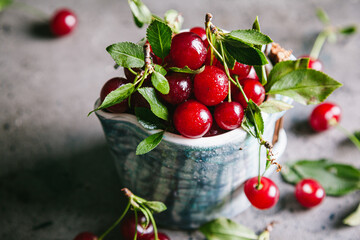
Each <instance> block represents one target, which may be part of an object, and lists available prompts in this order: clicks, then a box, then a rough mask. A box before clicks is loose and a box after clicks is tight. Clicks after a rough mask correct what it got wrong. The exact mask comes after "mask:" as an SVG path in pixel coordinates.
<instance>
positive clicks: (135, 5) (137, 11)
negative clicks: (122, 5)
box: [128, 0, 152, 28]
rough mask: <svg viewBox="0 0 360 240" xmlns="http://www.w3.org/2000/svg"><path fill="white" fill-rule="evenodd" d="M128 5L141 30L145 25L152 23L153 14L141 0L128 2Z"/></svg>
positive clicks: (129, 0)
mask: <svg viewBox="0 0 360 240" xmlns="http://www.w3.org/2000/svg"><path fill="white" fill-rule="evenodd" d="M128 3H129V6H130V9H131V12H132V15H133V17H134V21H135V24H136V26H138V27H139V28H141V27H142V26H143V25H144V24H149V23H151V19H152V15H151V12H150V10H149V9H148V8H147V7H146V5H145V4H144V3H143V2H142V1H141V0H128Z"/></svg>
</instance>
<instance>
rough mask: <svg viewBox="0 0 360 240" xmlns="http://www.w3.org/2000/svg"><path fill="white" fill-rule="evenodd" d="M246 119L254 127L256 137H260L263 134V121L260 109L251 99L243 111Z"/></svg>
mask: <svg viewBox="0 0 360 240" xmlns="http://www.w3.org/2000/svg"><path fill="white" fill-rule="evenodd" d="M245 114H246V118H247V119H248V120H249V122H250V123H252V124H253V125H254V127H255V131H256V135H257V136H259V137H260V136H261V135H262V134H263V133H264V120H263V118H262V115H261V109H260V108H259V106H258V105H256V103H254V102H253V101H252V100H251V99H250V100H249V102H248V106H247V108H246V111H245Z"/></svg>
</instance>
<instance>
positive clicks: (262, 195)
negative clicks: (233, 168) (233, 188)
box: [244, 176, 280, 209]
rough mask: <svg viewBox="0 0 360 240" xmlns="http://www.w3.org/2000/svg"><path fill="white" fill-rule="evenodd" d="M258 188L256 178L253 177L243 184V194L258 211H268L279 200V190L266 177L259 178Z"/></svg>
mask: <svg viewBox="0 0 360 240" xmlns="http://www.w3.org/2000/svg"><path fill="white" fill-rule="evenodd" d="M260 183H261V184H260V186H258V177H257V176H256V177H253V178H250V179H248V180H247V181H246V182H245V186H244V192H245V195H246V197H247V198H248V199H249V201H250V203H251V204H252V205H253V206H254V207H256V208H258V209H269V208H271V207H273V206H274V205H275V204H276V203H277V202H278V200H279V196H280V193H279V188H278V187H277V186H276V184H275V183H274V182H273V181H272V180H271V179H269V178H267V177H261V180H260Z"/></svg>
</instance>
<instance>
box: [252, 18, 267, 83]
mask: <svg viewBox="0 0 360 240" xmlns="http://www.w3.org/2000/svg"><path fill="white" fill-rule="evenodd" d="M252 28H253V30H256V31H259V32H260V31H261V30H260V23H259V18H258V17H257V16H256V19H255V21H254V23H253V26H252ZM254 47H256V48H257V49H259V50H261V47H262V46H261V45H255V46H254ZM254 69H255V72H256V75H257V76H258V78H259V80H260V82H261V84H262V85H263V86H264V85H265V84H266V83H267V76H266V70H265V66H254Z"/></svg>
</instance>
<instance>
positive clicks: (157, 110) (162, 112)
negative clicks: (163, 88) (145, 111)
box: [138, 87, 169, 121]
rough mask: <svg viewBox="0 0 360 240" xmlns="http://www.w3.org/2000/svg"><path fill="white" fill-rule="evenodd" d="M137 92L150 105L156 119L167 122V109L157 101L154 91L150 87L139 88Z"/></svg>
mask: <svg viewBox="0 0 360 240" xmlns="http://www.w3.org/2000/svg"><path fill="white" fill-rule="evenodd" d="M138 91H139V93H140V94H141V95H142V96H143V97H144V98H145V99H146V101H147V102H148V103H149V104H150V108H151V111H152V112H153V113H154V114H155V115H156V116H157V117H159V118H161V119H163V120H165V121H167V120H168V116H169V113H168V109H167V108H166V106H165V105H164V104H163V103H162V102H160V101H159V100H158V98H157V96H156V91H155V89H154V88H152V87H144V88H139V89H138Z"/></svg>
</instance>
